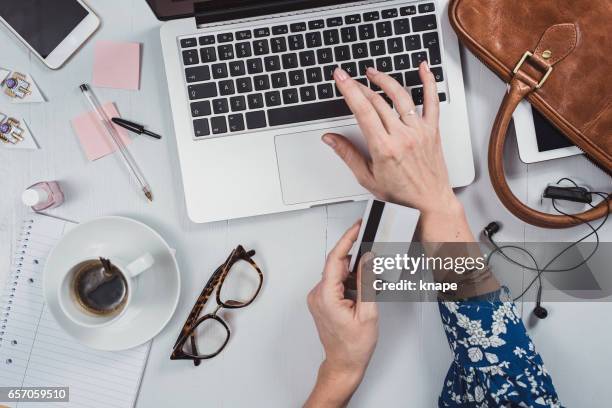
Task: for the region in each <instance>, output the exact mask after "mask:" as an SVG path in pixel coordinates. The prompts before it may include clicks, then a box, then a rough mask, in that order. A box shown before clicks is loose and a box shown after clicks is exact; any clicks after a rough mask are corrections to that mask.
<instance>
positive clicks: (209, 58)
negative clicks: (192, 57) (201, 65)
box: [200, 47, 217, 62]
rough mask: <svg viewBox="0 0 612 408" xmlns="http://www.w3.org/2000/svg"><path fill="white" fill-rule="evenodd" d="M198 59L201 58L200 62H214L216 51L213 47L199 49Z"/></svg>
mask: <svg viewBox="0 0 612 408" xmlns="http://www.w3.org/2000/svg"><path fill="white" fill-rule="evenodd" d="M200 57H202V62H215V61H216V60H217V51H216V50H215V47H204V48H200Z"/></svg>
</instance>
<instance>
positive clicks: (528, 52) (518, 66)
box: [512, 51, 553, 89]
mask: <svg viewBox="0 0 612 408" xmlns="http://www.w3.org/2000/svg"><path fill="white" fill-rule="evenodd" d="M528 57H533V53H532V52H531V51H525V53H524V54H523V57H522V58H521V60H520V61H519V62H518V64H516V67H514V70H512V73H513V74H516V73H517V72H518V71H519V69H521V66H522V65H523V63H524V62H525V60H526V59H527V58H528ZM552 70H553V67H548V71H546V73H545V74H544V76H543V77H542V79H541V80H540V82H538V84H537V85H536V89H540V88H541V87H542V85H544V82H546V80H547V79H548V77H549V76H550V73H551V72H552Z"/></svg>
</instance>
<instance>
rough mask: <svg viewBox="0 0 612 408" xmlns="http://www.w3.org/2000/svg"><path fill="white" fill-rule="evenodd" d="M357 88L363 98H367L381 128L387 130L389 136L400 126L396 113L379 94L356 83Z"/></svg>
mask: <svg viewBox="0 0 612 408" xmlns="http://www.w3.org/2000/svg"><path fill="white" fill-rule="evenodd" d="M358 86H359V89H360V90H361V92H363V94H364V95H365V97H366V98H368V100H369V101H370V103H371V104H372V106H374V109H376V112H377V113H378V116H379V117H380V118H381V120H382V123H383V126H384V127H385V129H386V130H387V133H389V134H391V133H392V132H393V130H394V129H395V128H396V127H397V126H399V125H401V122H400V119H399V117H398V115H397V113H396V112H395V111H394V110H393V108H392V107H391V106H389V104H388V103H387V101H385V100H384V99H383V97H382V96H380V94H378V93H376V92H374V91H373V90H371V89H370V88H368V87H367V86H364V85H363V84H360V83H358Z"/></svg>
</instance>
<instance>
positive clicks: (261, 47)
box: [253, 40, 270, 55]
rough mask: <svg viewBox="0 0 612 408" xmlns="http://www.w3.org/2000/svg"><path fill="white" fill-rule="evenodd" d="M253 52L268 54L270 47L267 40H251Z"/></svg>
mask: <svg viewBox="0 0 612 408" xmlns="http://www.w3.org/2000/svg"><path fill="white" fill-rule="evenodd" d="M253 52H254V53H255V55H265V54H269V53H270V47H269V46H268V40H257V41H253Z"/></svg>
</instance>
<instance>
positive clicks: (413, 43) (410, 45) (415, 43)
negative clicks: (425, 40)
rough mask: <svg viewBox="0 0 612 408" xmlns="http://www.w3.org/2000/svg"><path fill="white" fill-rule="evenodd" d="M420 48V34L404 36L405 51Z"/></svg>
mask: <svg viewBox="0 0 612 408" xmlns="http://www.w3.org/2000/svg"><path fill="white" fill-rule="evenodd" d="M419 49H421V36H420V35H408V36H406V51H414V50H419Z"/></svg>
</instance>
